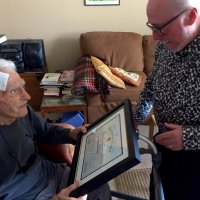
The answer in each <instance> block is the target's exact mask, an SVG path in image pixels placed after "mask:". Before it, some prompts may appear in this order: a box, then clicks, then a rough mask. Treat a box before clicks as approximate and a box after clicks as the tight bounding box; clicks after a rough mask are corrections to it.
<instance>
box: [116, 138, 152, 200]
mask: <svg viewBox="0 0 200 200" xmlns="http://www.w3.org/2000/svg"><path fill="white" fill-rule="evenodd" d="M139 146H140V147H145V148H146V147H147V146H146V144H145V143H144V142H142V141H139ZM151 167H152V161H151V155H149V154H145V155H142V156H141V163H140V164H138V165H136V166H135V167H133V168H131V169H129V170H128V171H126V172H124V173H122V174H121V175H119V176H117V177H116V178H114V179H113V185H114V190H115V191H119V192H122V193H125V194H129V195H133V196H135V197H140V198H144V199H149V182H150V173H151ZM115 199H116V198H115Z"/></svg>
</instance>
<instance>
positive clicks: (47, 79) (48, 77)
mask: <svg viewBox="0 0 200 200" xmlns="http://www.w3.org/2000/svg"><path fill="white" fill-rule="evenodd" d="M59 79H60V73H46V74H45V75H44V77H43V78H42V80H41V83H40V85H45V84H46V85H54V84H59Z"/></svg>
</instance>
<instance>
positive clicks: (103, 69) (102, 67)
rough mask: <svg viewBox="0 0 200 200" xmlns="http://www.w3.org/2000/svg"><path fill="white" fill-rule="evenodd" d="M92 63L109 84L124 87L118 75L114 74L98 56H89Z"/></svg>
mask: <svg viewBox="0 0 200 200" xmlns="http://www.w3.org/2000/svg"><path fill="white" fill-rule="evenodd" d="M91 61H92V64H93V65H94V68H95V70H96V72H97V73H98V74H100V75H101V76H103V77H104V78H105V79H106V80H107V81H108V83H109V84H110V85H112V86H115V87H118V88H122V89H125V83H124V81H123V80H121V79H120V78H119V77H117V76H115V75H114V74H113V73H112V72H111V70H110V68H109V67H108V66H107V65H106V64H104V63H103V62H102V61H101V60H99V59H98V58H96V57H94V56H91Z"/></svg>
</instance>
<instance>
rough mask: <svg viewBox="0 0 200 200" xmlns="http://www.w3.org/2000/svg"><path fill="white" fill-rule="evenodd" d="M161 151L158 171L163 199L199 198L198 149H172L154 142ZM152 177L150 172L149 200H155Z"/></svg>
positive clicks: (190, 199) (187, 199) (199, 159)
mask: <svg viewBox="0 0 200 200" xmlns="http://www.w3.org/2000/svg"><path fill="white" fill-rule="evenodd" d="M155 144H156V146H157V149H158V151H159V152H160V153H161V156H162V157H161V160H162V161H161V165H160V166H159V169H158V172H159V173H160V177H161V180H162V184H163V190H164V196H165V200H197V199H200V187H199V184H200V150H191V151H184V150H181V151H172V150H169V149H167V148H165V147H164V146H162V145H159V144H157V143H155ZM154 188H155V186H154V179H153V174H151V180H150V200H155V194H154Z"/></svg>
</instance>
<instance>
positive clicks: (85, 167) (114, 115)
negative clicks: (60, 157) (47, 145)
mask: <svg viewBox="0 0 200 200" xmlns="http://www.w3.org/2000/svg"><path fill="white" fill-rule="evenodd" d="M87 130H88V131H87V134H84V135H81V136H80V137H79V138H78V140H77V144H76V148H75V153H74V158H73V162H72V168H71V172H70V176H69V181H68V185H70V184H72V183H74V181H75V180H79V181H80V186H79V187H78V188H77V189H76V190H74V191H73V192H72V193H71V194H70V195H71V196H74V197H79V196H82V195H85V194H87V193H89V192H90V191H92V190H93V189H96V188H98V187H99V186H100V185H102V184H104V183H106V182H108V181H109V180H111V179H113V178H114V177H116V176H118V175H119V174H121V173H123V172H124V171H126V170H128V169H130V168H131V167H133V166H135V165H136V164H138V163H139V162H140V154H139V149H138V142H137V133H136V129H135V127H134V123H133V117H132V106H131V102H130V101H129V100H125V101H124V102H123V103H121V104H120V105H118V106H117V107H116V108H114V109H113V110H111V111H110V112H109V113H108V114H106V115H104V116H103V117H101V118H100V119H98V120H97V121H95V122H94V123H92V124H91V125H89V127H88V128H87Z"/></svg>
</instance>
